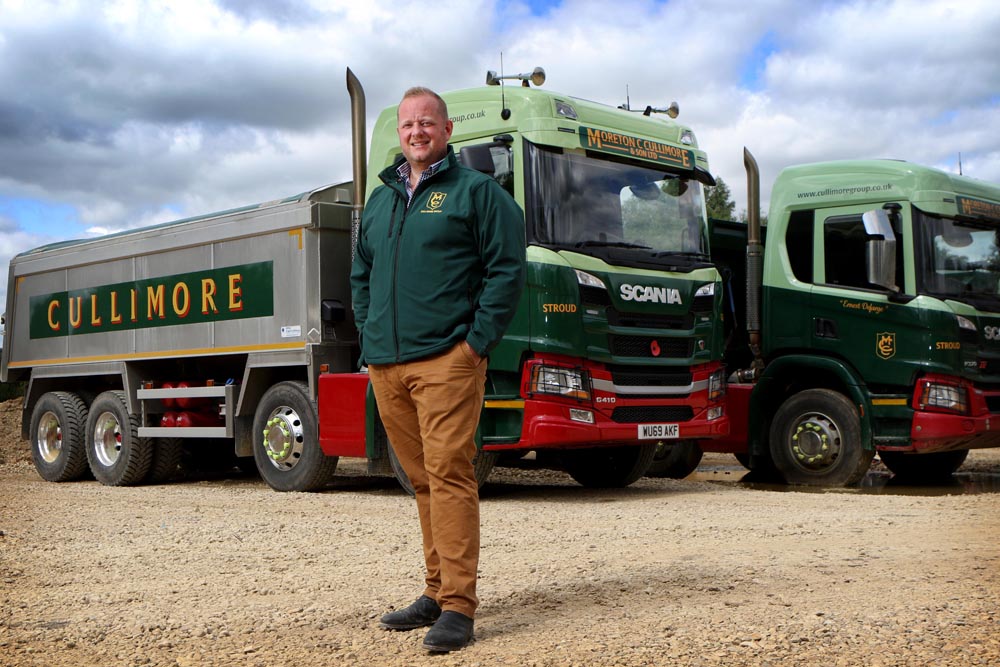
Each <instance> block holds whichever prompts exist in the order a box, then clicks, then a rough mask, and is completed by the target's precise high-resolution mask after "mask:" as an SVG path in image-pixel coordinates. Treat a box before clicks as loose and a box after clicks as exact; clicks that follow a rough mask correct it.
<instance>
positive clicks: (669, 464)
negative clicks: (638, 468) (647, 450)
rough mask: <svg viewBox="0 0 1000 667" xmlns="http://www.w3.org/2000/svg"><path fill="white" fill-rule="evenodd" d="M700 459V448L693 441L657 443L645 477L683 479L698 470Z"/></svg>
mask: <svg viewBox="0 0 1000 667" xmlns="http://www.w3.org/2000/svg"><path fill="white" fill-rule="evenodd" d="M701 457H702V451H701V447H699V446H698V443H697V441H695V440H677V441H675V442H672V443H657V445H656V452H655V453H654V454H653V462H652V463H651V464H650V465H649V470H647V471H646V477H669V478H671V479H684V478H685V477H687V476H688V475H690V474H691V473H693V472H694V471H695V470H696V469H697V468H698V464H699V463H701Z"/></svg>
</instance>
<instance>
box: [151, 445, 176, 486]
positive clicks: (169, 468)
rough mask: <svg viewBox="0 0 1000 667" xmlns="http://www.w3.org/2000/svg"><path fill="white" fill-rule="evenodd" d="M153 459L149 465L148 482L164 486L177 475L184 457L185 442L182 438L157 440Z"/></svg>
mask: <svg viewBox="0 0 1000 667" xmlns="http://www.w3.org/2000/svg"><path fill="white" fill-rule="evenodd" d="M152 447H153V459H152V461H151V462H150V464H149V474H147V475H146V481H147V482H148V483H150V484H162V483H163V482H166V481H167V480H169V479H171V478H172V477H173V476H174V475H176V474H177V469H178V468H179V467H180V464H181V457H182V456H184V440H183V439H181V438H155V439H154V440H153V441H152Z"/></svg>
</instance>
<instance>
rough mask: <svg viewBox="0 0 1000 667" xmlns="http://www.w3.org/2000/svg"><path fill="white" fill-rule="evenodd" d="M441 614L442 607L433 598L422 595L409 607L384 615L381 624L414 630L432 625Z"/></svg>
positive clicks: (391, 627) (398, 628)
mask: <svg viewBox="0 0 1000 667" xmlns="http://www.w3.org/2000/svg"><path fill="white" fill-rule="evenodd" d="M440 615H441V607H440V606H438V603H437V602H435V601H434V600H433V599H432V598H430V597H427V596H426V595H421V596H420V597H418V598H417V600H416V602H414V603H413V604H411V605H410V606H409V607H405V608H404V609H400V610H398V611H390V612H389V613H388V614H385V615H384V616H382V618H381V619H380V622H379V626H380V627H382V628H385V629H386V630H413V629H414V628H422V627H424V626H426V625H432V624H433V623H434V621H436V620H437V619H438V617H439V616H440Z"/></svg>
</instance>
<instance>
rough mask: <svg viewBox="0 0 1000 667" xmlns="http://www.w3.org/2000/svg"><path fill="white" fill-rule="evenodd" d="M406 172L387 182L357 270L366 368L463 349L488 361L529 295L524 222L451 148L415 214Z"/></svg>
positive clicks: (417, 200) (366, 218)
mask: <svg viewBox="0 0 1000 667" xmlns="http://www.w3.org/2000/svg"><path fill="white" fill-rule="evenodd" d="M400 163H401V162H397V163H396V164H394V165H393V166H391V167H388V168H386V169H385V170H383V171H382V173H380V174H379V178H380V179H382V182H383V183H384V184H385V185H381V186H379V187H378V188H376V189H375V191H374V192H372V195H371V197H369V199H368V203H367V205H366V206H365V210H364V213H363V215H362V219H361V229H360V231H359V233H358V240H357V245H356V247H355V253H354V264H353V266H352V267H351V292H352V300H353V307H354V321H355V324H356V325H357V327H358V331H359V332H360V334H361V362H362V363H364V364H369V365H371V364H388V363H398V362H402V361H412V360H414V359H420V358H423V357H428V356H431V355H433V354H437V353H440V352H444V351H445V350H448V349H450V348H451V347H453V346H454V345H455V344H457V343H458V342H460V341H462V340H466V341H468V343H469V345H470V346H471V347H472V349H473V350H475V351H476V352H477V353H478V354H479V355H480V356H484V357H485V356H486V355H487V354H489V351H490V350H492V349H493V347H494V346H495V345H496V344H497V343H498V342H499V341H500V338H501V337H502V336H503V333H504V331H505V330H506V328H507V325H508V324H510V321H511V319H512V318H513V317H514V312H515V310H516V309H517V304H518V301H519V300H520V294H521V289H522V288H523V287H524V279H525V278H524V274H525V269H524V215H523V214H522V212H521V209H520V207H519V206H518V205H517V203H516V202H515V201H514V199H513V198H512V197H511V196H510V195H509V194H508V193H507V192H506V191H504V189H503V188H502V187H501V186H500V185H499V184H498V183H497V182H496V181H494V180H493V179H492V178H490V177H489V176H487V175H485V174H482V173H480V172H477V171H474V170H472V169H469V168H467V167H464V166H462V165H460V164H459V162H458V160H457V158H456V157H455V154H454V152H453V151H452V149H451V147H450V146H449V147H448V155H447V158H446V159H445V162H444V163H443V164H442V165H441V167H440V168H439V169H438V171H437V173H435V174H434V175H433V176H431V177H429V178H428V179H427V180H425V181H424V182H423V183H420V184H419V185H418V186H417V189H416V191H415V192H414V193H413V199H412V201H411V202H410V205H409V206H407V204H406V185H405V184H404V183H402V182H400V181H399V177H398V175H397V173H396V168H397V167H398V166H399V164H400Z"/></svg>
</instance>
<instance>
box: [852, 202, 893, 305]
mask: <svg viewBox="0 0 1000 667" xmlns="http://www.w3.org/2000/svg"><path fill="white" fill-rule="evenodd" d="M861 221H862V222H863V223H864V225H865V232H866V233H867V234H868V241H867V243H865V260H866V262H867V264H868V282H869V283H871V284H873V285H878V286H879V287H884V288H885V289H887V290H889V291H891V292H898V291H899V287H898V286H897V285H896V234H895V233H894V232H893V231H892V224H891V223H890V222H889V215H888V214H887V213H886V212H885V211H884V210H882V209H876V210H872V211H866V212H865V213H864V214H863V215H862V216H861Z"/></svg>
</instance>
